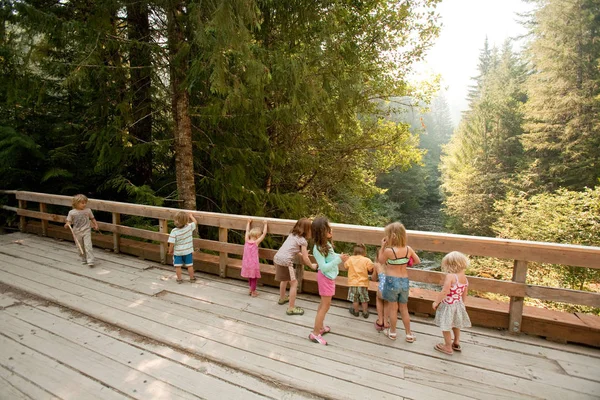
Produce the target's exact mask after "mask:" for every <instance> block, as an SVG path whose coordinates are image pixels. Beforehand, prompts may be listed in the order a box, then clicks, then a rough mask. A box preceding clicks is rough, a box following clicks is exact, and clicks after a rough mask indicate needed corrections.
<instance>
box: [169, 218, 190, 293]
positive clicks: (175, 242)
mask: <svg viewBox="0 0 600 400" xmlns="http://www.w3.org/2000/svg"><path fill="white" fill-rule="evenodd" d="M174 222H175V228H173V230H172V231H171V234H170V235H169V240H168V243H169V254H173V266H174V267H175V273H176V274H177V283H182V282H183V279H181V267H182V266H186V267H187V270H188V275H189V276H190V282H196V278H195V277H194V259H193V257H192V255H193V252H194V239H193V237H192V234H193V232H194V230H195V229H196V225H197V221H196V218H194V216H193V215H192V214H191V213H189V214H188V213H187V212H185V211H179V212H177V214H175V220H174Z"/></svg>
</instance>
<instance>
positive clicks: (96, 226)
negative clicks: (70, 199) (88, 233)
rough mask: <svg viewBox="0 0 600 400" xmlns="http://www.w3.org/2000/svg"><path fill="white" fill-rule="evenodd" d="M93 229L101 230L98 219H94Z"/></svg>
mask: <svg viewBox="0 0 600 400" xmlns="http://www.w3.org/2000/svg"><path fill="white" fill-rule="evenodd" d="M92 228H94V229H95V230H97V231H98V230H100V229H98V221H96V218H94V217H92Z"/></svg>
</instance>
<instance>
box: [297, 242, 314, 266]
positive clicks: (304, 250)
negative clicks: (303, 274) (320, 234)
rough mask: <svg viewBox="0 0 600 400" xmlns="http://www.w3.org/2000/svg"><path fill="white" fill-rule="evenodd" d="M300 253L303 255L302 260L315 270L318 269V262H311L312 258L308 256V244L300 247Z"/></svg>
mask: <svg viewBox="0 0 600 400" xmlns="http://www.w3.org/2000/svg"><path fill="white" fill-rule="evenodd" d="M300 254H301V256H302V262H303V263H304V264H305V265H308V266H309V267H310V268H311V269H312V270H313V271H316V270H317V264H313V263H311V262H310V258H308V249H307V248H306V246H302V247H301V248H300Z"/></svg>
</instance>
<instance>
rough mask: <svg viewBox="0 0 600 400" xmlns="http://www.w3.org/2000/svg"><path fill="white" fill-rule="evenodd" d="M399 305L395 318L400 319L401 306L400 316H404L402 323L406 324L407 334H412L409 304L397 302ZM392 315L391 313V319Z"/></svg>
mask: <svg viewBox="0 0 600 400" xmlns="http://www.w3.org/2000/svg"><path fill="white" fill-rule="evenodd" d="M396 304H398V307H396V313H395V315H394V318H395V319H398V308H400V316H401V317H402V323H403V324H404V330H405V331H406V335H412V332H411V331H410V314H409V313H408V304H407V303H396ZM391 319H392V316H391V315H390V320H391Z"/></svg>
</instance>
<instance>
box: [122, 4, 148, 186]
mask: <svg viewBox="0 0 600 400" xmlns="http://www.w3.org/2000/svg"><path fill="white" fill-rule="evenodd" d="M127 29H128V35H129V40H130V41H131V48H130V50H129V64H130V66H131V70H130V79H131V92H132V98H131V113H132V119H133V120H132V124H131V125H130V127H129V134H130V135H131V137H132V141H133V142H134V143H141V144H142V145H145V146H144V149H145V151H144V152H143V153H142V155H141V156H140V157H139V158H137V159H135V160H133V165H132V166H131V168H132V171H131V172H132V173H133V179H132V182H133V183H134V184H136V185H149V184H150V183H151V182H152V148H151V146H150V145H149V144H150V142H151V141H152V97H151V74H152V55H151V52H150V24H149V22H148V5H147V3H146V2H145V1H143V0H140V1H137V0H133V1H131V2H129V3H127Z"/></svg>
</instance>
